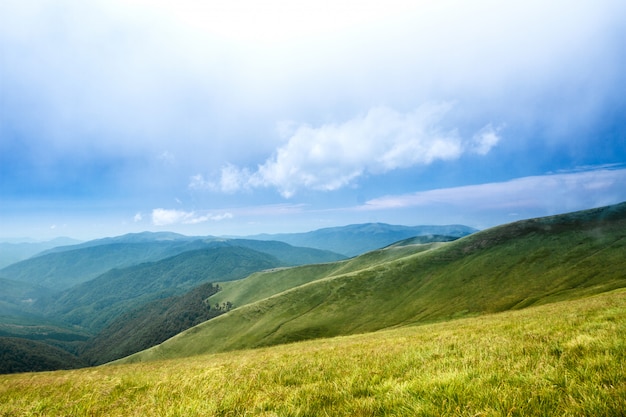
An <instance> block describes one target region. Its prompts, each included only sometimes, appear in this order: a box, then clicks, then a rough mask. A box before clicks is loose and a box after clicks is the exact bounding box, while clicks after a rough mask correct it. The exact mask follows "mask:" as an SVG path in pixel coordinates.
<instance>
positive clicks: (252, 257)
mask: <svg viewBox="0 0 626 417" xmlns="http://www.w3.org/2000/svg"><path fill="white" fill-rule="evenodd" d="M282 265H284V264H283V263H282V262H280V261H279V260H278V259H277V258H276V257H274V256H271V255H269V254H267V253H262V252H258V251H255V250H252V249H248V248H243V247H238V246H232V247H212V248H205V249H197V250H193V251H187V252H184V253H181V254H178V255H175V256H173V257H170V258H166V259H162V260H159V261H155V262H148V263H143V264H139V265H134V266H130V267H127V268H120V269H118V268H115V269H111V270H109V271H108V272H106V273H104V274H102V275H100V276H98V277H97V278H94V279H92V280H90V281H87V282H84V283H81V284H78V285H76V286H74V287H72V288H70V289H67V290H65V291H63V292H61V293H59V294H55V295H53V296H51V297H48V298H42V299H40V300H39V301H38V302H37V303H36V304H35V307H36V308H38V309H39V310H40V311H42V313H43V314H44V315H45V317H47V318H49V319H54V320H58V321H61V322H65V323H68V324H70V325H74V326H79V327H81V328H85V329H88V330H89V331H91V332H97V331H99V330H101V329H102V328H103V327H105V326H106V325H108V324H109V323H110V322H111V321H112V320H113V319H115V318H116V317H117V316H119V315H120V314H122V313H124V312H126V311H128V310H131V309H135V308H137V307H138V306H141V305H143V304H145V303H147V302H150V301H153V300H156V299H160V298H166V297H170V296H172V295H178V294H183V293H185V292H187V291H189V290H191V289H192V288H193V287H195V286H197V285H199V284H202V283H206V282H216V281H222V282H223V281H229V280H234V279H240V278H244V277H246V276H247V275H249V274H251V273H253V272H256V271H260V270H264V269H269V268H275V267H278V266H282Z"/></svg>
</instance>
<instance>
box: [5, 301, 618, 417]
mask: <svg viewBox="0 0 626 417" xmlns="http://www.w3.org/2000/svg"><path fill="white" fill-rule="evenodd" d="M625 410H626V291H625V290H617V291H614V292H611V293H607V294H603V295H598V296H592V297H588V298H584V299H580V300H576V301H568V302H561V303H554V304H549V305H544V306H540V307H533V308H529V309H525V310H520V311H510V312H506V313H499V314H493V315H485V316H481V317H476V318H466V319H460V320H454V321H450V322H444V323H439V324H430V325H423V326H410V327H401V328H397V329H392V330H385V331H380V332H375V333H370V334H363V335H353V336H345V337H337V338H333V339H323V340H314V341H308V342H300V343H293V344H287V345H281V346H275V347H271V348H263V349H256V350H247V351H237V352H230V353H221V354H214V355H205V356H197V357H192V358H186V359H176V360H170V361H155V362H147V363H140V364H132V365H117V366H104V367H99V368H91V369H83V370H76V371H58V372H49V373H39V374H21V375H5V376H0V415H1V416H32V415H38V416H61V415H72V416H98V415H107V416H146V415H158V416H201V415H202V416H205V415H208V416H212V415H214V416H252V415H254V416H294V417H295V416H324V415H331V416H383V415H384V416H407V415H411V416H433V415H435V416H436V415H455V416H528V415H536V416H546V415H559V416H581V415H583V416H585V415H586V416H619V415H625Z"/></svg>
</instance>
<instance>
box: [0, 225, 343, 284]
mask: <svg viewBox="0 0 626 417" xmlns="http://www.w3.org/2000/svg"><path fill="white" fill-rule="evenodd" d="M217 247H244V248H249V249H253V250H256V251H259V252H263V253H266V254H269V255H271V256H274V257H275V258H277V259H278V260H279V261H280V262H281V263H282V265H302V264H306V263H318V262H331V261H336V260H339V259H343V258H345V257H344V256H342V255H339V254H337V253H333V252H330V251H326V250H320V249H312V248H303V247H293V246H291V245H288V244H286V243H284V242H274V241H267V242H260V241H255V240H246V239H222V238H213V237H208V238H199V237H188V236H183V235H178V234H175V233H165V232H161V233H149V232H144V233H136V234H129V235H124V236H119V237H115V238H105V239H98V240H94V241H89V242H85V243H82V244H79V245H72V246H61V247H58V248H54V249H51V250H49V251H46V252H44V253H42V254H40V255H38V256H35V257H33V258H30V259H27V260H24V261H21V262H17V263H14V264H11V265H9V266H7V267H5V268H3V269H0V278H4V279H8V280H11V281H18V282H24V283H28V284H32V285H36V286H39V287H44V288H47V289H48V292H49V293H50V292H53V293H55V292H59V291H62V290H65V289H68V288H70V287H72V286H74V285H77V284H81V283H84V282H87V281H89V280H91V279H93V278H96V277H97V276H99V275H101V274H103V273H105V272H107V271H109V270H111V269H113V268H118V269H119V268H125V267H130V266H133V265H138V264H141V263H145V262H154V261H158V260H161V259H165V258H169V257H172V256H174V255H178V254H181V253H184V252H188V251H193V250H197V249H203V248H217Z"/></svg>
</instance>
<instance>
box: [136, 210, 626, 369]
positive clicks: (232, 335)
mask: <svg viewBox="0 0 626 417" xmlns="http://www.w3.org/2000/svg"><path fill="white" fill-rule="evenodd" d="M617 207H618V208H619V210H616V208H615V207H610V208H605V209H602V210H592V211H586V212H582V213H574V214H570V215H565V216H556V217H549V218H544V219H535V220H530V221H524V222H518V223H512V224H509V225H506V226H501V227H498V228H493V229H490V230H486V231H483V232H479V233H476V234H474V235H471V236H468V237H465V238H462V239H459V240H457V241H454V242H450V243H439V244H433V245H430V246H416V247H404V248H389V249H386V250H381V251H376V252H374V253H371V254H368V255H366V256H363V257H358V258H354V259H352V260H350V261H344V262H340V263H335V264H324V265H316V266H307V267H301V268H294V269H284V270H279V271H275V272H271V273H264V274H257V275H254V276H252V277H250V278H248V279H245V280H243V281H240V282H237V283H233V284H232V286H231V287H227V288H225V289H224V291H223V292H222V293H218V294H217V295H216V296H214V297H216V298H215V299H216V300H219V301H220V302H224V301H231V302H233V304H234V305H235V307H236V308H235V309H234V310H232V311H230V312H229V313H227V314H225V315H222V316H220V317H217V318H215V319H212V320H210V321H207V322H205V323H202V324H200V325H199V326H196V327H194V328H192V329H190V330H188V331H186V332H184V333H182V334H179V335H177V336H175V337H174V338H172V339H170V340H168V341H166V342H164V343H163V344H161V345H159V346H155V347H153V348H151V349H149V350H146V351H144V352H139V353H137V354H135V355H133V356H131V357H129V358H127V359H125V360H126V361H145V360H155V359H164V358H173V357H185V356H190V355H198V354H203V353H216V352H223V351H228V350H234V349H246V348H256V347H262V346H270V345H276V344H281V343H289V342H294V341H299V340H307V339H315V338H322V337H334V336H339V335H348V334H356V333H364V332H371V331H378V330H381V329H385V328H392V327H396V326H401V325H406V324H423V323H432V322H438V321H445V320H450V319H453V318H460V317H471V316H477V315H481V314H486V313H494V312H499V311H506V310H510V309H520V308H526V307H529V306H532V305H540V304H546V303H550V302H555V301H561V300H570V299H575V298H580V297H584V296H588V295H591V294H598V293H601V292H605V291H610V290H613V289H616V288H623V287H626V274H625V273H624V271H625V270H626V258H625V257H624V253H626V205H620V206H617ZM214 297H211V298H209V301H210V302H211V303H213V302H214V301H213V300H214ZM231 297H232V298H231Z"/></svg>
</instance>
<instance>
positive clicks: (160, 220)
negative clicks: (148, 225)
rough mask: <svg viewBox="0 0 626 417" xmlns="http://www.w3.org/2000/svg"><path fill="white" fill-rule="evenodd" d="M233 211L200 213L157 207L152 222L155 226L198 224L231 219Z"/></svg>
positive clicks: (153, 212)
mask: <svg viewBox="0 0 626 417" xmlns="http://www.w3.org/2000/svg"><path fill="white" fill-rule="evenodd" d="M232 217H233V215H232V214H231V213H228V212H226V213H221V214H210V213H207V214H200V213H197V212H195V211H184V210H175V209H163V208H156V209H154V210H152V224H154V225H155V226H169V225H173V224H198V223H204V222H207V221H221V220H226V219H231V218H232Z"/></svg>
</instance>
